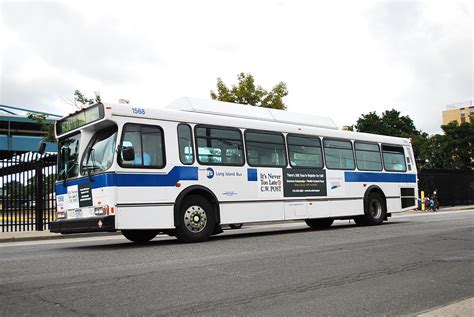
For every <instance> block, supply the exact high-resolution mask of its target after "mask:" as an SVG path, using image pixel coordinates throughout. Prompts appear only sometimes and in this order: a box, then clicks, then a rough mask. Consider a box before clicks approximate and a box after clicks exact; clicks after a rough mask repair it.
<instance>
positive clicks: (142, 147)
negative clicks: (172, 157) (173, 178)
mask: <svg viewBox="0 0 474 317" xmlns="http://www.w3.org/2000/svg"><path fill="white" fill-rule="evenodd" d="M121 146H122V147H132V148H133V150H134V152H135V158H134V160H132V161H125V160H124V159H123V157H122V156H121V155H120V163H121V165H122V166H126V167H156V168H161V167H163V166H164V162H165V161H164V148H163V132H162V130H161V128H160V127H157V126H143V125H142V126H140V125H137V124H127V125H125V128H124V132H123V139H122V144H121Z"/></svg>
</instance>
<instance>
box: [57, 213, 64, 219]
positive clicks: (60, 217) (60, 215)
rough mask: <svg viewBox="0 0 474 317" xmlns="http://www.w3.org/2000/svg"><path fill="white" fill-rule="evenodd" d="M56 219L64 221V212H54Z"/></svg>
mask: <svg viewBox="0 0 474 317" xmlns="http://www.w3.org/2000/svg"><path fill="white" fill-rule="evenodd" d="M56 219H66V212H65V211H58V212H56Z"/></svg>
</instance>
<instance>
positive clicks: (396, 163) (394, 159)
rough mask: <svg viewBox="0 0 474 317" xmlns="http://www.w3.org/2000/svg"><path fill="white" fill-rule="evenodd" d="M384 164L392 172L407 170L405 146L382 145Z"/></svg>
mask: <svg viewBox="0 0 474 317" xmlns="http://www.w3.org/2000/svg"><path fill="white" fill-rule="evenodd" d="M382 154H383V165H384V167H385V170H387V171H390V172H405V171H406V170H407V168H406V164H405V153H404V151H403V147H401V146H393V145H382Z"/></svg>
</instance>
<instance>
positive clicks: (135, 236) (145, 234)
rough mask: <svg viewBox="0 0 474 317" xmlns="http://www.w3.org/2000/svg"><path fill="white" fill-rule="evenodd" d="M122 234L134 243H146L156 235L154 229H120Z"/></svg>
mask: <svg viewBox="0 0 474 317" xmlns="http://www.w3.org/2000/svg"><path fill="white" fill-rule="evenodd" d="M122 234H123V235H124V237H125V238H127V239H128V240H130V241H132V242H135V243H146V242H148V241H150V240H151V239H153V238H154V237H156V235H157V234H158V231H156V230H122Z"/></svg>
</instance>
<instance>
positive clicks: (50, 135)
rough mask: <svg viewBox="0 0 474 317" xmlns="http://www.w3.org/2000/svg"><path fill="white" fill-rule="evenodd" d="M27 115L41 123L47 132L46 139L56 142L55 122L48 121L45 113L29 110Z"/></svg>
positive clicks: (42, 128)
mask: <svg viewBox="0 0 474 317" xmlns="http://www.w3.org/2000/svg"><path fill="white" fill-rule="evenodd" d="M26 116H27V117H28V118H29V119H32V120H34V121H36V122H37V123H38V124H39V125H40V129H41V130H42V131H45V132H46V136H45V137H44V138H43V140H44V141H46V142H56V136H55V135H54V123H46V115H45V114H39V113H32V112H28V113H27V114H26Z"/></svg>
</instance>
